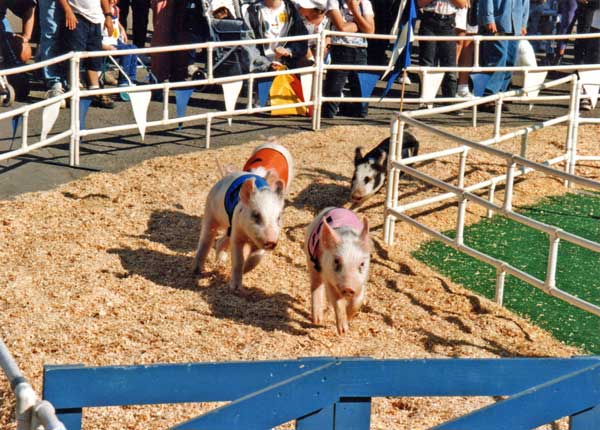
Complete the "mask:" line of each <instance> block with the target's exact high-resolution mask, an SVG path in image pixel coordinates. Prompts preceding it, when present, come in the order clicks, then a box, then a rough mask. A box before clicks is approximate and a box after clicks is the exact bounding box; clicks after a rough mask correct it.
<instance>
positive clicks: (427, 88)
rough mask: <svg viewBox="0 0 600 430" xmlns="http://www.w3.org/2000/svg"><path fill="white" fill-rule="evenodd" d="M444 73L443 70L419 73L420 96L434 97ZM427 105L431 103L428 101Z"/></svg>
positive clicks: (425, 97)
mask: <svg viewBox="0 0 600 430" xmlns="http://www.w3.org/2000/svg"><path fill="white" fill-rule="evenodd" d="M444 75H445V73H444V72H430V71H426V72H424V73H423V74H422V75H421V98H424V99H434V98H435V96H437V92H438V90H439V89H440V85H442V81H443V80H444ZM428 106H429V107H432V106H433V103H432V102H430V103H428Z"/></svg>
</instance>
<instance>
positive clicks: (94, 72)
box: [59, 0, 114, 109]
mask: <svg viewBox="0 0 600 430" xmlns="http://www.w3.org/2000/svg"><path fill="white" fill-rule="evenodd" d="M59 3H60V5H61V7H62V8H63V11H64V13H65V26H66V29H67V31H66V32H65V44H66V47H67V49H68V50H69V51H100V50H102V23H104V22H105V21H106V20H110V23H109V24H108V23H107V24H106V29H107V31H108V32H109V34H113V33H114V27H113V23H112V13H111V12H110V4H109V3H108V0H103V1H102V3H101V1H100V0H59ZM103 9H104V10H105V11H107V12H106V13H103ZM105 17H106V20H105ZM83 66H84V68H85V70H86V75H87V80H88V89H90V90H95V89H98V88H100V83H99V80H98V72H99V71H100V70H102V58H100V57H94V58H86V59H85V60H84V61H83ZM93 104H94V105H95V106H98V107H102V108H108V109H112V108H113V107H114V103H113V101H112V100H111V98H110V97H109V96H108V95H106V94H103V95H99V96H95V97H94V100H93Z"/></svg>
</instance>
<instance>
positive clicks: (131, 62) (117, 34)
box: [102, 0, 137, 87]
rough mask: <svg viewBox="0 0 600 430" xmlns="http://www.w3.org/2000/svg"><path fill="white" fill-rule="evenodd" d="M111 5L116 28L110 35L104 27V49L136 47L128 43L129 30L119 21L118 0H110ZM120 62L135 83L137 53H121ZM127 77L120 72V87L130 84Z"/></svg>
mask: <svg viewBox="0 0 600 430" xmlns="http://www.w3.org/2000/svg"><path fill="white" fill-rule="evenodd" d="M110 7H111V13H112V20H113V28H114V30H113V34H110V35H109V34H108V30H106V28H103V29H102V49H104V50H105V51H114V50H125V49H135V48H136V46H135V45H132V44H127V32H126V31H125V28H123V26H122V25H121V23H120V21H119V8H118V6H117V0H110ZM118 62H119V65H120V66H121V68H122V69H123V71H124V72H125V73H127V77H129V80H130V81H131V83H132V84H134V85H135V83H136V80H137V55H121V56H119V57H118ZM127 77H125V76H124V75H123V74H122V73H120V74H119V81H118V85H119V86H120V87H125V86H127V85H129V82H128V81H127Z"/></svg>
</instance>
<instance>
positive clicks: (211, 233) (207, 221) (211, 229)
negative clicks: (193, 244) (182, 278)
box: [192, 213, 217, 275]
mask: <svg viewBox="0 0 600 430" xmlns="http://www.w3.org/2000/svg"><path fill="white" fill-rule="evenodd" d="M204 217H205V218H204V220H203V222H202V232H201V233H200V239H199V240H198V249H197V250H196V257H195V258H194V265H193V267H192V270H193V272H194V273H195V274H196V275H200V274H202V270H203V269H204V263H206V257H207V256H208V253H209V251H210V248H211V246H212V244H213V242H214V240H215V237H216V236H217V225H216V223H215V222H214V220H212V219H211V217H210V215H208V214H206V213H205V214H204Z"/></svg>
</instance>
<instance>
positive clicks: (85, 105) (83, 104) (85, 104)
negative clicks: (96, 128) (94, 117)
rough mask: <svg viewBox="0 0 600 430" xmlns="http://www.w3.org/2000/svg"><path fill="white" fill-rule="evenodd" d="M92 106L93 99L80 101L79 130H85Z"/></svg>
mask: <svg viewBox="0 0 600 430" xmlns="http://www.w3.org/2000/svg"><path fill="white" fill-rule="evenodd" d="M91 104H92V99H79V129H80V130H85V117H86V116H87V112H88V109H89V108H90V105H91Z"/></svg>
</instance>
